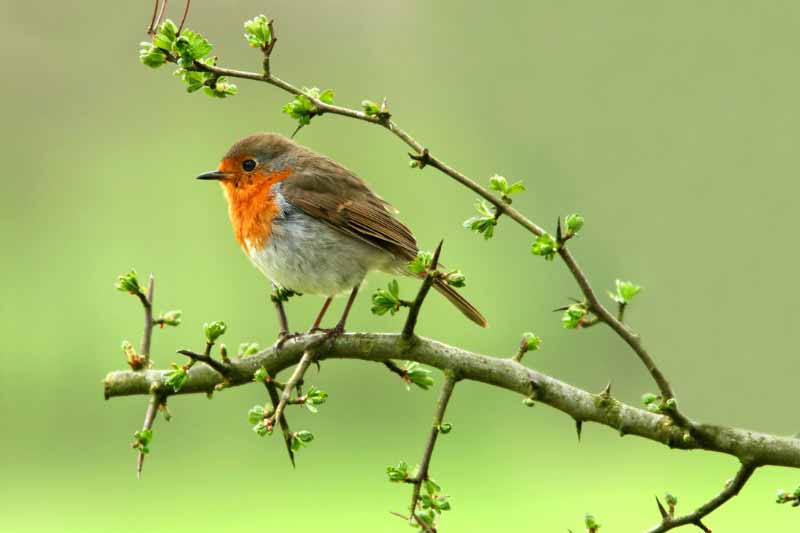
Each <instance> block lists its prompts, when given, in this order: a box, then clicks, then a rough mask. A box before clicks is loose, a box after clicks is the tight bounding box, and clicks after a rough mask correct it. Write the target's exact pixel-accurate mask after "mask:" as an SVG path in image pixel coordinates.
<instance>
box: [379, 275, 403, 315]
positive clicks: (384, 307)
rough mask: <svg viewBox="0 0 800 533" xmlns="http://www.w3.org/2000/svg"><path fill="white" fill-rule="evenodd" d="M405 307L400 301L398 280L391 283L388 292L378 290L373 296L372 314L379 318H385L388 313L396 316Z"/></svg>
mask: <svg viewBox="0 0 800 533" xmlns="http://www.w3.org/2000/svg"><path fill="white" fill-rule="evenodd" d="M403 305H404V303H403V302H402V301H400V289H399V286H398V284H397V280H392V281H391V282H389V286H388V290H386V289H378V290H377V291H375V293H374V294H373V295H372V313H373V314H375V315H378V316H383V315H385V314H386V313H387V312H388V313H389V314H391V315H394V314H395V313H397V312H398V311H399V310H400V308H401V307H402V306H403Z"/></svg>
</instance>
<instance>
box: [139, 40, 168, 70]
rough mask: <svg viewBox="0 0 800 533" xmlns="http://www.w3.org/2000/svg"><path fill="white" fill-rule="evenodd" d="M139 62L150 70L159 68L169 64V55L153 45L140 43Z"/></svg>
mask: <svg viewBox="0 0 800 533" xmlns="http://www.w3.org/2000/svg"><path fill="white" fill-rule="evenodd" d="M140 46H141V48H139V61H141V62H142V64H143V65H145V66H146V67H150V68H158V67H160V66H161V65H163V64H165V63H166V62H167V54H166V52H164V51H163V50H161V49H159V48H156V47H155V46H153V44H152V43H149V42H143V43H140Z"/></svg>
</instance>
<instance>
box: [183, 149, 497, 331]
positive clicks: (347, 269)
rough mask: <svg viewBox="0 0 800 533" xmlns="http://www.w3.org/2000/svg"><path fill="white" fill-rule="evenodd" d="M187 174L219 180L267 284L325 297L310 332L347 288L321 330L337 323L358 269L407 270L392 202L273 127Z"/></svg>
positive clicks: (406, 241) (409, 245)
mask: <svg viewBox="0 0 800 533" xmlns="http://www.w3.org/2000/svg"><path fill="white" fill-rule="evenodd" d="M197 178H198V179H201V180H216V181H219V182H220V184H221V185H222V190H223V192H224V193H225V197H226V199H227V200H228V214H229V216H230V220H231V224H232V225H233V233H234V235H235V237H236V240H237V241H238V242H239V244H240V245H241V247H242V249H243V250H244V252H245V253H246V254H247V256H248V257H249V258H250V260H251V261H252V262H253V264H254V265H255V266H256V267H257V268H258V269H259V270H260V271H261V272H262V273H263V274H264V275H265V276H266V277H267V278H269V279H270V280H271V281H272V282H273V284H275V285H277V286H280V287H283V288H285V289H290V290H292V291H295V292H298V293H303V294H320V295H323V296H326V299H325V303H324V304H323V306H322V309H321V310H320V312H319V314H318V316H317V318H316V320H315V321H314V324H313V326H312V327H311V330H310V331H320V327H319V326H320V323H321V321H322V318H323V316H324V315H325V312H326V311H327V310H328V307H329V306H330V304H331V300H332V299H333V297H334V296H336V295H338V294H341V293H344V292H346V291H350V297H349V298H348V301H347V305H346V306H345V309H344V312H343V313H342V317H341V319H340V320H339V322H338V323H337V325H336V326H335V327H334V328H333V329H332V330H325V331H328V332H329V333H332V334H334V335H336V334H341V333H342V332H343V331H344V327H345V322H346V320H347V315H348V314H349V312H350V308H351V307H352V305H353V302H354V300H355V298H356V295H357V293H358V288H359V286H360V285H361V283H362V281H363V280H364V277H365V276H366V275H367V273H368V272H370V271H373V270H378V271H381V272H386V273H388V274H393V275H404V276H412V275H414V274H412V273H411V272H410V271H409V270H408V262H409V261H411V260H412V259H414V258H415V257H416V255H417V241H416V239H414V235H413V234H412V233H411V230H410V229H409V228H408V227H407V226H406V225H405V224H403V223H402V222H400V221H399V220H397V219H396V218H395V217H394V216H393V214H392V213H393V212H396V210H395V209H394V208H393V207H392V206H391V205H390V204H389V203H388V202H386V201H385V200H383V199H382V198H381V197H379V196H378V195H376V194H375V193H374V192H372V190H371V189H370V187H369V186H368V185H367V184H366V183H365V182H364V181H363V180H361V179H360V178H359V177H358V176H356V175H355V174H353V173H352V172H350V171H349V170H347V169H346V168H344V167H343V166H341V165H339V164H338V163H336V162H335V161H333V160H331V159H329V158H327V157H325V156H323V155H320V154H318V153H316V152H314V151H312V150H310V149H308V148H305V147H303V146H301V145H299V144H297V143H295V142H294V141H291V140H290V139H287V138H286V137H283V136H282V135H278V134H275V133H259V134H255V135H250V136H249V137H245V138H244V139H242V140H240V141H239V142H237V143H236V144H234V145H233V146H232V147H231V148H230V150H228V153H227V154H225V157H224V158H223V159H222V162H221V163H220V165H219V167H218V169H217V170H213V171H211V172H206V173H205V174H201V175H200V176H198V177H197ZM434 287H435V288H436V289H437V290H438V291H439V292H440V293H441V294H442V295H444V297H445V298H447V299H448V300H449V301H450V302H451V303H452V304H453V305H455V306H456V307H457V308H458V309H459V310H460V311H461V312H462V313H463V314H464V315H465V316H466V317H467V318H469V319H470V320H471V321H473V322H474V323H476V324H478V325H479V326H481V327H486V325H487V322H486V319H485V318H484V317H483V316H482V315H481V314H480V312H479V311H478V310H477V309H475V307H473V306H472V304H470V303H469V302H468V301H467V300H465V299H464V297H463V296H461V295H460V294H459V293H458V292H457V291H456V290H455V289H453V288H452V287H450V286H449V285H447V284H445V283H444V282H442V281H441V280H437V281H436V282H435V283H434ZM285 333H286V332H282V335H284V334H285Z"/></svg>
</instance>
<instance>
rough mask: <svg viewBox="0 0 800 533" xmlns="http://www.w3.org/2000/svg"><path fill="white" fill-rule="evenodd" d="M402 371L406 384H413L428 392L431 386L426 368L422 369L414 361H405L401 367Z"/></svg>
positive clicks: (430, 379) (430, 378)
mask: <svg viewBox="0 0 800 533" xmlns="http://www.w3.org/2000/svg"><path fill="white" fill-rule="evenodd" d="M403 371H404V372H405V375H406V382H407V383H408V384H414V385H416V386H417V387H419V388H420V389H422V390H428V389H429V388H430V387H432V386H433V378H432V377H431V371H430V370H428V369H427V368H423V367H422V366H420V364H419V363H417V362H416V361H406V363H405V365H404V366H403Z"/></svg>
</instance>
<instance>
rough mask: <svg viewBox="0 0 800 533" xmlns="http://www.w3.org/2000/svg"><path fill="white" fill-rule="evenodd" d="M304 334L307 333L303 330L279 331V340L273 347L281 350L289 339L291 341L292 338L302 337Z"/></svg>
mask: <svg viewBox="0 0 800 533" xmlns="http://www.w3.org/2000/svg"><path fill="white" fill-rule="evenodd" d="M303 335H305V333H302V332H296V333H289V332H288V331H281V332H280V333H278V340H276V341H275V344H274V345H273V347H274V348H275V349H276V350H280V349H281V348H283V345H284V344H286V342H287V341H290V340H292V339H297V338H299V337H302V336H303Z"/></svg>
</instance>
